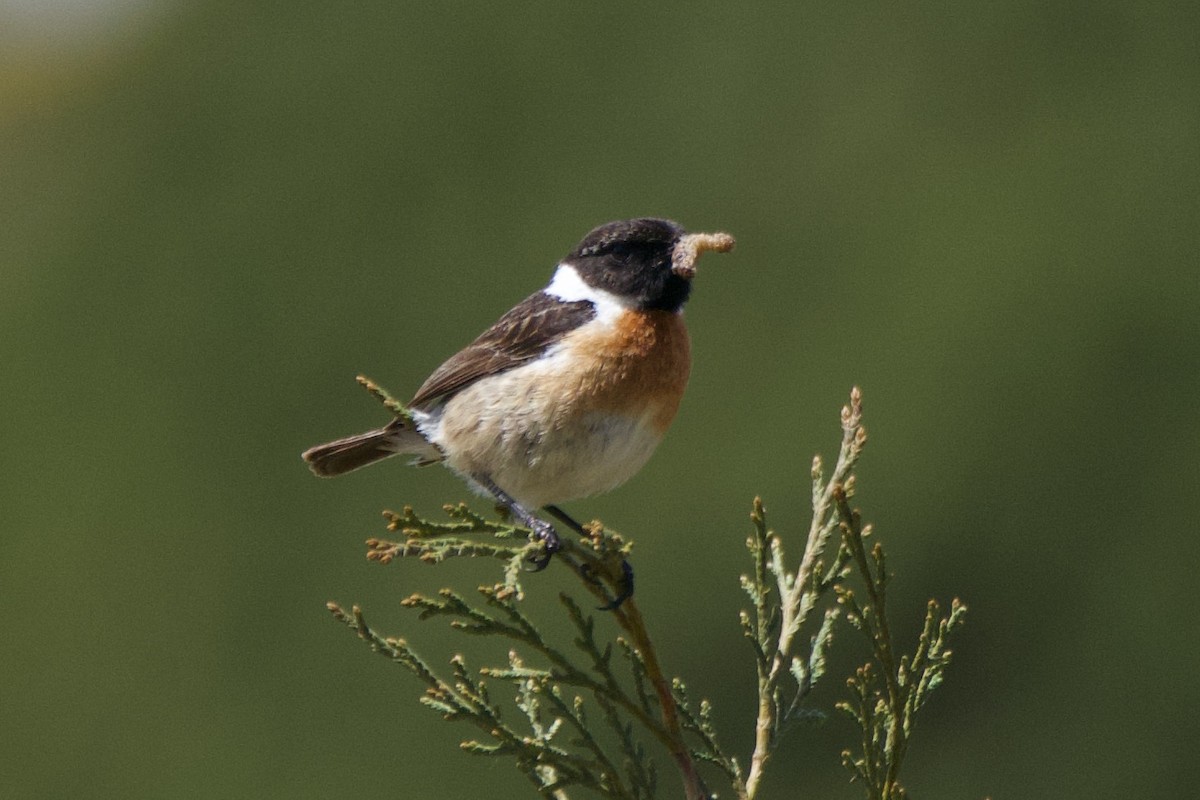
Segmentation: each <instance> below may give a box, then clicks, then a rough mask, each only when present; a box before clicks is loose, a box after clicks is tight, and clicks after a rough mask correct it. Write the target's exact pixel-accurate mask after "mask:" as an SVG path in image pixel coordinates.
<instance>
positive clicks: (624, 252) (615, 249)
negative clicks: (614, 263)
mask: <svg viewBox="0 0 1200 800" xmlns="http://www.w3.org/2000/svg"><path fill="white" fill-rule="evenodd" d="M608 252H609V255H612V256H614V257H616V258H619V259H620V260H622V261H624V260H625V259H627V258H629V256H630V255H631V254H632V253H633V248H632V247H630V246H629V245H628V244H627V243H626V242H614V243H613V244H611V245H609V248H608Z"/></svg>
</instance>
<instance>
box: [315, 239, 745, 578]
mask: <svg viewBox="0 0 1200 800" xmlns="http://www.w3.org/2000/svg"><path fill="white" fill-rule="evenodd" d="M733 245H734V240H733V237H732V236H730V235H729V234H727V233H687V232H686V231H685V230H684V229H683V228H682V227H681V226H680V225H679V224H678V223H675V222H671V221H669V220H665V219H652V218H642V219H630V220H624V221H619V222H610V223H608V224H605V225H601V226H599V227H598V228H596V229H595V230H593V231H592V232H591V233H589V234H588V235H587V236H585V237H584V238H583V241H581V242H580V243H579V244H578V245H576V247H575V249H574V250H572V251H571V252H570V254H569V255H568V256H567V257H566V258H565V259H563V260H562V262H561V263H559V265H558V267H557V269H556V270H555V272H554V276H553V278H552V279H551V281H550V284H549V285H548V286H547V287H546V288H545V289H542V290H541V291H539V292H536V293H535V294H532V295H530V296H529V297H527V298H526V299H525V300H523V301H521V302H520V303H518V304H517V305H516V306H515V307H514V308H513V309H512V310H511V311H509V312H508V313H506V314H505V315H504V316H502V317H501V318H500V319H499V320H498V321H497V322H496V324H494V325H492V326H491V327H490V328H488V329H487V330H486V331H484V332H483V333H482V334H480V335H479V337H478V338H476V339H475V341H473V342H471V343H470V344H469V345H467V346H466V347H465V348H463V349H462V350H460V351H459V352H458V353H456V354H455V355H453V356H451V357H450V358H449V359H448V360H447V361H446V362H445V363H444V364H442V365H441V366H440V367H438V368H437V369H436V370H434V372H433V374H432V375H430V376H429V378H428V379H427V380H426V381H425V383H424V384H422V385H421V388H420V389H418V390H417V393H416V395H414V396H413V398H412V401H411V402H410V403H409V405H408V408H409V410H410V412H411V419H409V420H406V419H402V418H397V419H395V420H393V421H392V422H390V423H388V424H387V425H385V426H384V427H382V428H379V429H378V430H373V431H368V432H366V433H361V434H358V435H357V436H350V437H347V438H345V439H338V440H336V441H333V442H329V443H328V444H322V445H318V446H317V447H313V448H312V449H310V450H307V451H305V453H304V455H303V457H304V460H305V461H307V462H308V465H309V467H310V468H311V469H312V471H313V472H314V473H316V474H317V475H319V476H321V477H332V476H334V475H341V474H342V473H345V472H350V471H351V470H355V469H358V468H359V467H364V466H366V465H368V464H372V463H374V462H376V461H379V460H381V459H384V458H388V457H390V456H395V455H410V456H413V457H414V458H413V463H417V464H429V463H437V462H440V463H443V464H445V465H446V466H448V467H449V468H450V469H452V470H453V471H454V472H456V473H458V474H459V475H460V476H462V477H463V478H464V479H465V480H466V481H467V482H468V483H469V484H470V485H471V487H472V488H473V489H475V490H476V491H478V492H480V493H481V494H484V495H487V496H490V497H492V498H493V499H494V500H496V501H497V502H498V503H500V504H501V505H503V506H506V507H507V508H508V509H509V510H510V512H511V513H512V514H513V516H514V517H515V518H516V519H517V520H519V521H520V522H521V523H522V524H523V525H525V526H526V527H528V528H529V529H530V530H531V531H532V532H533V534H534V535H535V536H536V537H537V538H539V539H541V540H542V541H543V542H544V543H545V553H546V555H545V558H544V560H542V561H540V562H538V563H537V564H536V566H537V567H538V568H541V567H544V566H545V565H546V563H547V561H548V559H549V557H550V555H551V554H553V552H555V551H556V550H557V549H558V546H559V541H558V536H557V533H556V532H555V530H554V528H553V527H552V526H551V525H550V524H549V523H547V522H545V521H544V520H541V519H539V518H538V517H536V516H535V514H534V512H535V511H536V510H538V509H542V508H545V509H546V511H548V512H549V513H551V514H553V515H554V516H555V517H557V518H558V519H560V520H562V521H563V522H564V523H566V524H568V525H571V526H572V527H573V528H575V529H576V530H580V527H579V525H578V524H577V523H575V522H574V521H573V520H571V519H570V517H568V516H567V515H566V514H565V512H563V511H562V510H561V509H560V508H558V506H557V504H558V503H562V502H565V501H568V500H575V499H579V498H583V497H588V496H591V495H595V494H599V493H601V492H606V491H609V490H610V489H614V488H616V487H617V486H619V485H621V484H622V483H624V482H625V481H627V480H628V479H629V478H630V477H632V476H633V475H634V474H635V473H636V472H637V471H638V470H639V469H641V468H642V466H643V465H644V464H645V463H646V461H647V460H648V459H649V458H650V455H651V454H652V453H653V452H654V449H655V448H656V447H657V446H658V443H659V442H660V441H661V439H662V437H663V434H664V433H665V432H666V430H667V427H668V426H669V425H670V424H671V420H672V419H673V418H674V417H675V412H676V410H677V409H678V408H679V402H680V399H681V398H682V396H683V390H684V387H685V385H686V384H687V380H688V373H689V372H690V369H691V349H690V343H689V340H688V333H687V328H686V327H685V326H684V322H683V315H682V312H683V306H684V303H685V302H687V299H688V295H689V293H690V292H691V289H692V278H693V277H694V276H695V274H696V260H697V258H698V257H699V256H700V254H701V253H703V252H705V251H710V250H711V251H715V252H722V253H723V252H727V251H729V250H731V249H732V248H733Z"/></svg>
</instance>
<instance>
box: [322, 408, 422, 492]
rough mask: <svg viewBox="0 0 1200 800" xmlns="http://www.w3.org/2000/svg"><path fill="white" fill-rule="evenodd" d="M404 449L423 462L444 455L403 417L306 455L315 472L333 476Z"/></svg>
mask: <svg viewBox="0 0 1200 800" xmlns="http://www.w3.org/2000/svg"><path fill="white" fill-rule="evenodd" d="M401 453H406V454H409V455H414V456H417V457H418V461H420V462H423V463H428V462H432V461H438V460H440V459H441V453H440V452H439V451H438V449H437V448H436V447H435V446H434V445H432V444H430V443H429V441H428V440H427V439H426V438H425V437H424V436H422V435H421V433H420V431H418V430H417V429H416V428H415V427H413V424H412V423H411V422H410V421H407V420H402V419H394V420H392V421H391V422H389V423H388V424H387V425H386V426H384V427H382V428H379V429H378V430H373V431H367V432H366V433H360V434H358V435H357V436H347V437H346V438H344V439H338V440H336V441H332V442H328V443H326V444H319V445H317V446H316V447H312V448H309V449H308V450H305V451H304V453H303V455H302V457H303V458H304V460H305V461H307V462H308V468H309V469H311V470H312V471H313V474H314V475H318V476H320V477H322V478H332V477H333V476H335V475H342V474H343V473H346V472H351V471H352V470H356V469H358V468H360V467H365V466H367V465H368V464H374V463H375V462H376V461H381V460H382V459H385V458H389V457H391V456H394V455H399V454H401Z"/></svg>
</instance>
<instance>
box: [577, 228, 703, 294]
mask: <svg viewBox="0 0 1200 800" xmlns="http://www.w3.org/2000/svg"><path fill="white" fill-rule="evenodd" d="M685 236H686V232H685V231H684V229H683V228H682V226H680V225H679V224H677V223H675V222H671V221H670V220H666V219H652V218H643V219H627V220H622V221H620V222H609V223H608V224H606V225H601V226H600V227H598V228H596V229H595V230H593V231H592V232H591V233H589V234H588V235H587V236H585V237H583V241H581V242H580V243H579V244H577V245H576V246H575V249H574V250H572V251H571V254H570V255H568V256H567V257H566V259H564V262H563V263H566V264H570V265H571V266H573V267H574V268H575V269H576V270H577V271H578V272H579V275H580V277H582V278H583V279H584V281H586V282H587V283H588V285H589V286H594V287H596V288H597V289H603V290H604V291H606V292H611V293H613V294H615V295H617V296H619V297H622V298H626V299H628V300H632V301H633V302H634V303H636V304H637V305H638V307H639V308H646V309H663V310H666V311H678V310H679V309H680V308H682V307H683V304H684V303H685V302H687V299H688V293H689V292H691V290H692V281H691V277H692V276H691V274H690V273H689V272H687V271H680V270H677V269H675V265H674V257H675V249H676V246H677V245H679V243H680V242H681V241H682V240H683V239H684V237H685Z"/></svg>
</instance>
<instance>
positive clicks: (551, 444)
mask: <svg viewBox="0 0 1200 800" xmlns="http://www.w3.org/2000/svg"><path fill="white" fill-rule="evenodd" d="M548 361H551V360H548ZM539 367H540V368H541V369H539V372H540V373H541V374H540V375H535V376H531V375H529V374H527V369H523V370H516V371H513V372H510V373H504V374H501V375H496V376H493V377H490V378H488V379H485V380H482V381H479V382H478V383H476V384H475V385H473V386H470V387H468V388H466V389H464V390H463V391H462V392H460V393H458V394H456V395H455V396H454V397H452V398H451V399H450V400H449V401H448V402H447V403H446V405H445V406H443V407H442V408H439V409H438V410H437V411H435V412H433V413H432V414H429V415H427V416H425V418H424V419H422V420H419V426H420V428H421V431H422V433H424V434H425V435H426V436H427V437H428V438H429V440H430V441H432V442H433V443H434V444H436V445H437V446H438V447H439V448H440V449H441V451H442V452H443V453H444V454H445V455H446V460H445V462H444V463H445V464H446V465H447V466H449V467H450V468H451V469H453V470H454V471H455V472H457V473H459V474H460V475H462V476H463V477H464V478H467V479H468V480H471V479H472V478H473V477H477V476H486V477H488V478H490V479H491V480H492V482H494V483H495V484H496V485H497V486H499V487H500V488H501V489H503V490H504V491H505V492H507V493H508V494H509V495H511V496H512V497H513V498H514V499H515V500H517V501H518V502H520V503H521V504H522V505H525V506H526V507H528V508H540V507H541V506H544V505H547V504H553V503H561V502H565V501H568V500H573V499H576V498H581V497H588V496H590V495H594V494H599V493H602V492H606V491H608V490H610V489H614V488H616V487H617V486H619V485H621V484H622V483H624V482H625V481H627V480H628V479H629V478H630V477H632V476H633V475H634V473H636V472H637V471H638V470H639V469H641V468H642V466H643V465H645V463H646V461H647V460H648V459H649V458H650V456H651V455H652V454H653V453H654V449H655V448H656V447H657V446H658V443H659V442H660V441H661V439H662V432H661V425H660V424H658V423H657V422H656V415H657V416H658V417H659V421H660V419H661V414H660V412H659V409H657V408H654V407H651V408H646V409H644V410H643V412H642V413H641V415H639V416H631V415H629V414H626V413H621V412H618V411H615V410H611V409H600V408H592V409H590V410H584V411H581V410H580V406H579V405H578V404H576V405H572V403H571V402H569V401H565V400H564V398H570V397H572V393H571V392H570V391H564V390H565V389H567V388H568V387H564V386H563V384H562V381H561V377H562V371H561V370H560V369H558V368H557V366H556V365H555V364H553V363H546V364H544V365H539ZM543 370H544V371H543ZM531 377H533V378H534V379H533V380H531V379H530V378H531Z"/></svg>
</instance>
